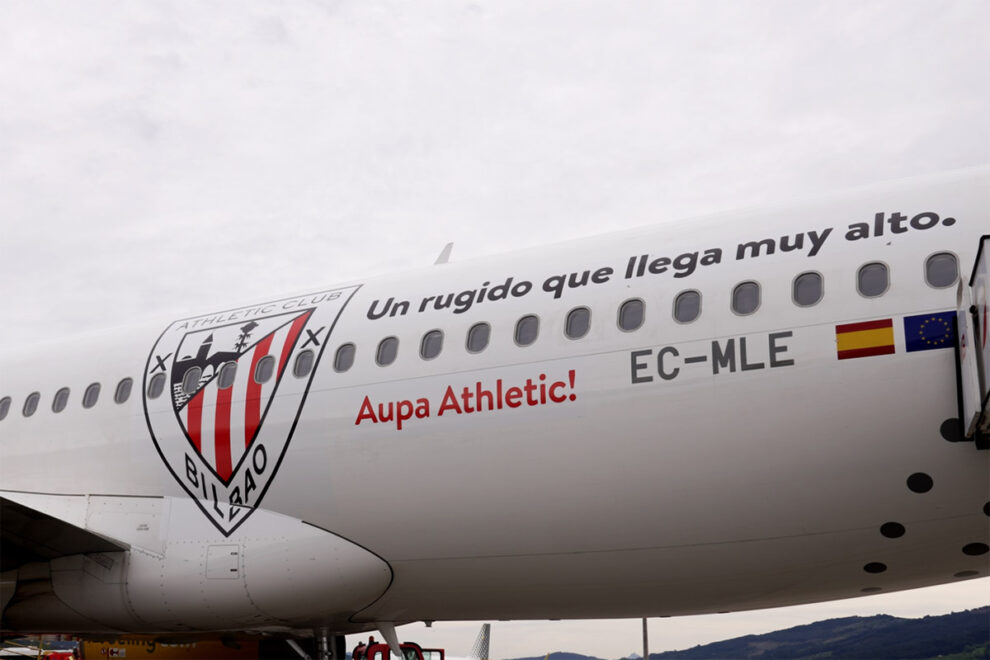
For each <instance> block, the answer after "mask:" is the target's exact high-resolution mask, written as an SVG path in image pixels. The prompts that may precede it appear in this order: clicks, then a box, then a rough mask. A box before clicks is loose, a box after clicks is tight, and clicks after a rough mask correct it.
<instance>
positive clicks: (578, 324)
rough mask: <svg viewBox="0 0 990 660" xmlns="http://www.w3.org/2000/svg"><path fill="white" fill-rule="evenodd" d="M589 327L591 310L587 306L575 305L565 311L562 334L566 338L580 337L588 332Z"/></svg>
mask: <svg viewBox="0 0 990 660" xmlns="http://www.w3.org/2000/svg"><path fill="white" fill-rule="evenodd" d="M589 327H591V310H590V309H588V308H587V307H575V308H574V309H572V310H571V311H569V312H568V313H567V322H566V323H565V325H564V334H566V335H567V338H568V339H580V338H581V337H584V336H585V335H586V334H588V328H589Z"/></svg>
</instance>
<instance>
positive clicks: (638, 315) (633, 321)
mask: <svg viewBox="0 0 990 660" xmlns="http://www.w3.org/2000/svg"><path fill="white" fill-rule="evenodd" d="M644 307H645V306H644V305H643V301H642V300H640V299H638V298H633V299H632V300H627V301H626V302H624V303H622V306H621V307H619V328H620V329H622V330H626V331H629V330H636V329H637V328H639V326H641V325H643V316H644V311H645V309H644Z"/></svg>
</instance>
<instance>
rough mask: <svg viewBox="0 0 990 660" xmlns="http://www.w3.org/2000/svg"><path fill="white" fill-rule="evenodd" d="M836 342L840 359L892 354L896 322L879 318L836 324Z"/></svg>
mask: <svg viewBox="0 0 990 660" xmlns="http://www.w3.org/2000/svg"><path fill="white" fill-rule="evenodd" d="M835 343H836V349H837V350H838V354H839V355H838V357H839V359H840V360H848V359H851V358H861V357H869V356H871V355H890V354H891V353H893V352H894V322H893V320H892V319H877V320H876V321H863V322H861V323H844V324H842V325H837V326H835Z"/></svg>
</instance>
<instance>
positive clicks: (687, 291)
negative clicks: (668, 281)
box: [670, 289, 704, 325]
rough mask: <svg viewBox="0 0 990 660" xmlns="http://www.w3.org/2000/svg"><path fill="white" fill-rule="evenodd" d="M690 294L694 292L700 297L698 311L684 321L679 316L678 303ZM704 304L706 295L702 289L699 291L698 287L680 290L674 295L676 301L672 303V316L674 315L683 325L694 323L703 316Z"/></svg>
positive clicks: (676, 320)
mask: <svg viewBox="0 0 990 660" xmlns="http://www.w3.org/2000/svg"><path fill="white" fill-rule="evenodd" d="M688 294H694V295H695V296H697V297H698V311H697V312H696V313H695V315H694V316H692V317H691V318H689V319H688V320H686V321H684V320H681V319H679V318H678V317H677V303H678V301H680V300H682V299H683V298H684V296H686V295H688ZM703 305H704V297H703V296H702V295H701V291H698V290H697V289H684V290H683V291H681V292H679V293H678V294H677V295H676V296H674V302H673V304H672V305H671V309H670V313H671V316H673V317H674V321H675V322H676V323H680V324H681V325H687V324H689V323H694V322H695V321H697V320H698V319H699V318H701V311H702V306H703Z"/></svg>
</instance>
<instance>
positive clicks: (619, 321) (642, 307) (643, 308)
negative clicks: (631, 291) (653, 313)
mask: <svg viewBox="0 0 990 660" xmlns="http://www.w3.org/2000/svg"><path fill="white" fill-rule="evenodd" d="M633 303H635V304H638V305H639V307H640V310H639V323H637V324H636V325H635V326H633V327H631V328H625V327H623V326H622V310H624V309H626V307H627V306H628V305H630V304H633ZM645 323H646V301H644V300H643V299H642V298H628V299H626V300H623V301H622V304H621V305H619V310H618V313H617V314H616V317H615V324H616V325H617V326H618V327H619V330H621V331H622V332H636V331H637V330H639V329H640V328H642V327H643V325H644V324H645Z"/></svg>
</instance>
